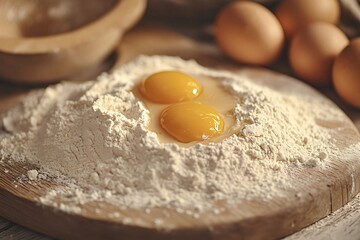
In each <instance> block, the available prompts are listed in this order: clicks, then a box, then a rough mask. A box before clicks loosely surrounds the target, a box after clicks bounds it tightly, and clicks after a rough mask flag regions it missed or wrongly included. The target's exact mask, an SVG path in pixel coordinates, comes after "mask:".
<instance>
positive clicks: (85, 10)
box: [0, 0, 146, 84]
mask: <svg viewBox="0 0 360 240" xmlns="http://www.w3.org/2000/svg"><path fill="white" fill-rule="evenodd" d="M145 5H146V0H91V1H88V0H17V1H13V0H0V29H1V31H0V77H2V78H5V79H7V80H11V81H15V82H21V83H27V84H43V83H49V82H54V81H58V80H61V79H64V78H68V77H70V76H74V75H75V74H76V73H79V72H81V71H84V70H86V69H89V68H90V67H93V66H95V65H96V64H98V63H100V62H101V61H103V60H104V59H105V58H106V57H107V56H108V55H109V54H110V53H111V52H112V51H113V50H114V49H115V48H116V46H117V45H118V43H119V41H120V39H121V37H122V35H123V33H124V31H126V30H127V29H129V28H130V27H132V26H133V25H134V24H135V23H136V22H137V21H138V20H139V19H140V17H141V15H142V14H143V12H144V10H145Z"/></svg>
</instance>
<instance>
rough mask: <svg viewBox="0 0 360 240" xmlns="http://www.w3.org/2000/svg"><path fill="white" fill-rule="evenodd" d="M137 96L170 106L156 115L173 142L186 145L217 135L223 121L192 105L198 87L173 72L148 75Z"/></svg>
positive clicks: (213, 112) (202, 106) (197, 104)
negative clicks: (139, 94)
mask: <svg viewBox="0 0 360 240" xmlns="http://www.w3.org/2000/svg"><path fill="white" fill-rule="evenodd" d="M139 90H140V93H141V94H142V95H143V96H144V97H145V98H146V99H147V100H150V101H152V102H155V103H160V104H170V105H168V106H167V107H164V109H163V110H162V112H161V114H160V125H161V127H162V129H164V130H165V131H166V132H167V133H168V134H169V135H171V136H172V137H173V138H175V139H176V140H178V141H180V142H183V143H188V142H193V141H202V140H206V139H210V138H212V137H215V136H217V135H219V134H220V133H221V132H222V131H223V129H224V119H223V117H222V116H221V115H220V114H219V113H218V111H216V110H215V109H214V108H213V107H211V106H209V105H206V104H204V103H201V102H199V101H194V99H195V98H197V97H198V96H199V95H200V94H201V93H202V87H201V85H200V84H199V82H198V81H196V80H195V79H194V78H192V77H191V76H189V75H187V74H184V73H181V72H177V71H163V72H158V73H155V74H152V75H150V76H149V77H147V78H146V79H145V80H144V81H143V82H142V83H141V84H140V88H139Z"/></svg>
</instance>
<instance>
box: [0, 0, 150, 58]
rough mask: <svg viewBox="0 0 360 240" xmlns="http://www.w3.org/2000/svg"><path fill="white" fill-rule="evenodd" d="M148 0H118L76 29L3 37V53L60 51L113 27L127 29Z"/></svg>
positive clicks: (0, 47)
mask: <svg viewBox="0 0 360 240" xmlns="http://www.w3.org/2000/svg"><path fill="white" fill-rule="evenodd" d="M145 6H146V0H118V1H117V3H116V4H115V5H114V6H113V8H111V9H110V10H109V11H107V12H105V14H103V15H102V16H100V17H99V18H98V19H95V20H94V21H91V22H90V23H88V24H85V25H83V26H81V27H79V28H76V29H74V30H71V31H68V32H64V33H59V34H54V35H47V36H40V37H6V38H4V37H0V53H1V52H2V53H7V54H17V55H21V54H22V55H34V54H45V53H57V52H60V51H61V50H63V49H67V48H71V47H74V46H77V45H80V44H82V43H84V42H86V41H91V40H92V39H93V37H94V36H97V35H98V34H101V33H102V32H104V31H106V30H109V29H113V30H118V31H120V32H124V31H126V30H128V29H129V28H130V27H132V26H133V25H134V24H135V23H136V22H137V21H138V20H139V19H140V17H141V16H142V14H143V12H144V11H145Z"/></svg>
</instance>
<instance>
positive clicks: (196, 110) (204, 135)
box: [160, 101, 224, 143]
mask: <svg viewBox="0 0 360 240" xmlns="http://www.w3.org/2000/svg"><path fill="white" fill-rule="evenodd" d="M160 124H161V127H162V128H163V129H164V130H165V131H166V132H167V133H168V134H170V135H171V136H173V137H174V138H175V139H177V140H178V141H180V142H184V143H188V142H192V141H202V140H206V139H209V138H211V137H214V136H216V135H219V134H220V133H221V132H222V131H223V129H224V120H223V118H222V116H221V115H220V114H219V113H218V112H217V111H216V110H215V109H214V108H212V107H210V106H208V105H205V104H202V103H200V102H195V101H189V102H183V103H178V104H174V105H170V106H169V107H167V108H166V109H165V110H164V111H163V112H162V113H161V116H160Z"/></svg>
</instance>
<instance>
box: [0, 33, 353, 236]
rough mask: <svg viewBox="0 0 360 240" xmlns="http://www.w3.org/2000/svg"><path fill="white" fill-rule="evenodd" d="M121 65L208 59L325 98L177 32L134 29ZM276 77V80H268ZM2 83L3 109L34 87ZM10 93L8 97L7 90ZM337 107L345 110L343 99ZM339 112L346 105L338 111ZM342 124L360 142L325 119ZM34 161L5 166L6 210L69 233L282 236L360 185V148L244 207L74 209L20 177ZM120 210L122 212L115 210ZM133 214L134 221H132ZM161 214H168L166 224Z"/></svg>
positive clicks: (28, 222)
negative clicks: (143, 59)
mask: <svg viewBox="0 0 360 240" xmlns="http://www.w3.org/2000/svg"><path fill="white" fill-rule="evenodd" d="M117 53H118V56H119V58H118V60H117V61H116V63H115V65H114V67H116V66H118V65H120V64H122V63H124V62H127V61H129V60H131V59H133V58H134V57H135V56H137V55H138V54H166V55H175V56H181V57H183V58H185V59H196V60H198V61H199V62H200V63H201V64H203V65H206V66H210V67H215V68H222V69H224V68H226V69H229V70H232V71H235V72H239V73H240V72H241V73H246V74H249V75H251V76H252V77H253V78H254V79H255V80H256V81H261V82H263V84H266V85H268V86H270V87H273V88H276V89H278V90H279V91H285V89H289V87H291V88H292V89H297V90H299V91H305V92H306V93H307V94H311V95H313V96H314V97H317V98H323V96H322V95H321V94H320V93H318V92H317V91H315V90H313V89H312V88H310V87H308V86H306V85H305V84H303V83H301V82H300V81H297V80H295V79H292V78H290V77H288V76H285V75H282V74H279V73H275V72H271V71H269V70H264V69H256V68H241V67H239V65H234V64H233V63H231V62H230V61H227V60H226V59H224V58H223V57H222V55H221V54H219V52H218V51H217V50H216V48H214V46H212V45H211V44H210V45H206V44H202V45H199V44H198V43H197V42H194V41H192V40H190V39H189V38H187V37H184V36H182V35H179V34H175V33H173V32H171V31H167V30H163V29H158V28H142V29H138V30H136V31H133V32H132V33H130V34H128V35H127V36H126V37H125V39H124V41H123V42H122V44H121V45H120V46H119V49H118V51H117ZM264 79H268V80H264ZM12 91H13V90H9V89H5V90H4V89H3V90H2V92H1V89H0V94H1V95H0V111H3V110H5V109H6V108H9V107H10V106H12V105H14V104H16V103H17V102H18V101H20V100H21V98H22V94H23V93H24V92H26V91H27V90H22V91H21V90H17V91H19V92H12ZM5 92H7V94H6V95H5V94H4V93H5ZM332 107H334V108H337V107H336V106H335V105H332ZM338 111H341V110H340V109H338ZM324 126H326V127H329V128H333V129H334V132H335V134H334V136H333V137H334V138H335V139H337V141H338V147H339V148H340V149H344V148H345V147H346V146H349V145H351V144H354V143H356V142H359V141H360V136H359V134H358V132H357V130H356V128H355V127H354V125H353V123H352V122H351V120H350V119H349V118H348V117H347V116H346V115H345V114H343V115H342V117H341V118H340V119H338V121H336V122H327V123H324ZM33 167H34V166H29V165H27V164H14V165H12V164H9V163H7V162H5V163H4V164H3V165H0V215H1V216H3V217H5V218H7V219H9V220H11V221H14V222H16V223H18V224H21V225H24V226H26V227H29V228H31V229H34V230H36V231H39V232H42V233H45V234H47V235H50V236H53V237H56V238H61V239H224V240H225V239H226V240H228V239H274V238H279V237H282V236H286V235H288V234H291V233H293V232H295V231H298V230H300V229H302V228H303V227H305V226H307V225H309V224H311V223H313V222H315V221H317V220H319V219H321V218H323V217H325V216H326V215H328V214H329V213H331V212H333V211H335V210H336V209H338V208H340V207H341V206H343V205H344V204H345V203H347V202H348V201H350V200H351V199H352V198H353V197H354V196H355V195H356V194H357V193H358V192H359V191H360V152H358V153H354V154H353V156H351V158H349V159H346V160H345V159H331V163H330V164H329V167H328V168H326V169H317V168H309V169H306V170H302V171H298V172H296V173H294V174H296V176H297V179H298V184H296V187H295V188H296V189H295V190H294V189H293V190H289V191H288V194H287V196H286V197H281V198H280V197H279V198H276V199H273V200H270V201H269V200H266V201H265V200H262V199H256V200H248V201H243V202H240V203H239V204H238V205H237V207H228V206H227V205H225V204H222V205H221V204H220V205H219V206H221V207H223V208H224V211H223V212H221V213H219V214H214V213H210V212H208V213H204V214H201V215H200V217H199V218H194V217H191V216H188V215H186V214H182V213H178V212H176V211H175V210H174V209H161V208H158V209H152V211H151V213H149V214H148V213H145V212H144V211H143V210H136V209H127V210H121V209H117V208H116V207H114V206H112V205H110V204H105V203H96V202H93V203H89V204H85V205H83V206H80V207H81V213H79V214H69V213H66V212H64V211H61V210H59V209H53V208H52V207H48V206H44V205H42V204H40V202H39V200H38V199H39V197H41V196H43V195H44V194H45V192H46V191H48V190H49V189H52V188H54V187H55V183H54V182H52V181H51V179H48V180H41V181H38V182H36V184H30V183H27V182H26V181H24V182H23V183H20V182H19V181H18V176H20V175H21V174H26V172H27V170H28V169H32V168H33ZM115 211H116V212H119V213H120V214H119V215H118V216H116V217H114V216H112V217H110V216H111V213H113V212H115ZM129 219H131V220H132V221H129ZM156 219H162V220H163V223H162V224H161V225H159V224H157V221H156Z"/></svg>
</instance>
